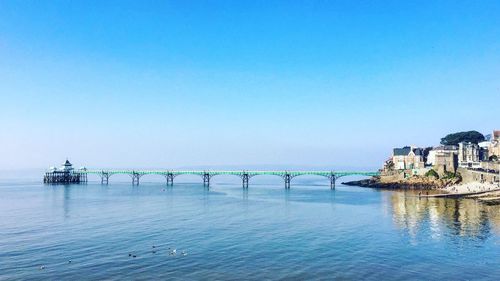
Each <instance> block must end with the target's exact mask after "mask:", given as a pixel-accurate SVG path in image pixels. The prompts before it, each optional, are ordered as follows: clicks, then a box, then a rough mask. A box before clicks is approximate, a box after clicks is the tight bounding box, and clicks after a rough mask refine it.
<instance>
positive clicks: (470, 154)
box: [458, 142, 481, 168]
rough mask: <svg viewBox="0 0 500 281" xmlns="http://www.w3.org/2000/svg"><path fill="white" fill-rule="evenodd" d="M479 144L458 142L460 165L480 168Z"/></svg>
mask: <svg viewBox="0 0 500 281" xmlns="http://www.w3.org/2000/svg"><path fill="white" fill-rule="evenodd" d="M479 150H480V147H479V145H477V144H475V143H470V142H461V143H459V144H458V166H459V167H463V168H480V167H481V164H480V163H479V159H480V158H479Z"/></svg>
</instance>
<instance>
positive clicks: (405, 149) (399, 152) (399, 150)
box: [393, 146, 411, 156]
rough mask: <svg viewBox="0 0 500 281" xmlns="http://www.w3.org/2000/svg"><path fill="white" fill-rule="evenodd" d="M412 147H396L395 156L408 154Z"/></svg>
mask: <svg viewBox="0 0 500 281" xmlns="http://www.w3.org/2000/svg"><path fill="white" fill-rule="evenodd" d="M410 151H411V147H409V146H405V147H402V148H394V150H393V153H394V156H406V155H408V153H410Z"/></svg>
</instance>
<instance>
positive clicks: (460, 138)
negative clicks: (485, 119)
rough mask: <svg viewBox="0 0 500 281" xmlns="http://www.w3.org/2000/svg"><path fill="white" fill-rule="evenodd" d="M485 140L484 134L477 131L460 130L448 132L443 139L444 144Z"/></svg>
mask: <svg viewBox="0 0 500 281" xmlns="http://www.w3.org/2000/svg"><path fill="white" fill-rule="evenodd" d="M482 141H484V136H483V134H481V133H480V132H477V131H467V132H458V133H454V134H448V135H446V137H444V138H442V139H441V144H442V145H458V144H459V143H461V142H471V143H479V142H482Z"/></svg>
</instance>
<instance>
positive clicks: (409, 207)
mask: <svg viewBox="0 0 500 281" xmlns="http://www.w3.org/2000/svg"><path fill="white" fill-rule="evenodd" d="M389 201H390V203H391V204H390V207H391V209H392V216H393V221H394V223H395V224H396V225H397V226H398V227H399V228H401V229H404V230H406V231H407V232H408V234H409V235H410V236H411V237H416V236H417V235H418V234H420V233H424V232H425V233H429V234H430V236H431V238H433V239H439V238H440V237H441V236H442V235H446V234H451V235H458V236H469V237H474V238H479V239H485V238H487V237H489V236H491V231H494V232H495V233H496V234H500V206H498V205H497V206H489V205H485V204H482V203H480V202H478V201H476V200H473V199H460V200H457V199H445V198H424V197H422V198H420V197H418V196H416V194H413V193H411V192H392V193H390V200H389Z"/></svg>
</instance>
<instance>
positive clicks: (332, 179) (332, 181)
mask: <svg viewBox="0 0 500 281" xmlns="http://www.w3.org/2000/svg"><path fill="white" fill-rule="evenodd" d="M336 179H337V177H336V176H335V175H332V176H330V189H331V190H334V189H335V181H336Z"/></svg>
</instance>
